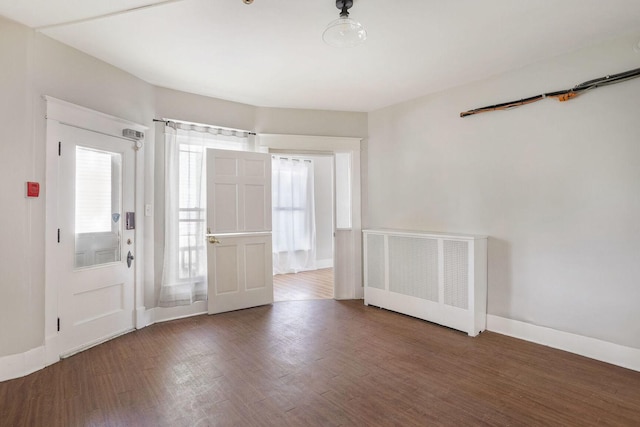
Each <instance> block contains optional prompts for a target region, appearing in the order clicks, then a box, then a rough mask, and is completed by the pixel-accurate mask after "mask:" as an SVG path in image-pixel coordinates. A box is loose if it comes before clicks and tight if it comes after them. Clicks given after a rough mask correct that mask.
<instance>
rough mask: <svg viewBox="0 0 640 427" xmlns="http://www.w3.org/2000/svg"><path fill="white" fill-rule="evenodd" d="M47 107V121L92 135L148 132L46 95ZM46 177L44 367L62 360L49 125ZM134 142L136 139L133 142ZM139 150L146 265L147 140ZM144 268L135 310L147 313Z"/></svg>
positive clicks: (138, 199)
mask: <svg viewBox="0 0 640 427" xmlns="http://www.w3.org/2000/svg"><path fill="white" fill-rule="evenodd" d="M44 99H45V100H46V104H47V110H46V111H47V113H46V118H47V120H53V121H57V122H59V123H62V124H65V125H69V126H74V127H78V128H81V129H86V130H89V131H93V132H98V133H102V134H105V135H109V136H115V137H118V138H123V136H122V130H123V129H133V130H137V131H140V132H143V133H144V132H146V131H147V130H148V128H147V127H146V126H142V125H139V124H137V123H134V122H130V121H128V120H124V119H121V118H118V117H114V116H111V115H108V114H104V113H101V112H99V111H95V110H91V109H89V108H85V107H81V106H78V105H75V104H71V103H69V102H66V101H62V100H60V99H56V98H52V97H49V96H44ZM46 141H47V142H46V177H45V211H46V213H45V215H46V220H45V304H44V311H45V322H44V323H45V324H44V328H45V329H44V336H45V354H46V356H45V364H46V365H51V364H52V363H55V362H57V361H58V360H59V359H60V351H59V350H60V349H59V343H58V340H57V337H58V286H57V283H56V282H55V281H54V280H52V278H53V277H55V275H54V274H53V266H52V265H51V264H52V263H51V256H50V255H49V254H50V253H51V251H52V250H54V249H55V245H56V244H57V223H58V220H57V214H58V213H57V203H58V200H57V194H58V159H57V158H58V141H57V140H56V139H55V135H54V131H53V130H52V129H51V126H47V136H46ZM131 141H132V142H134V141H135V140H133V139H131ZM140 142H141V143H140V144H138V147H139V149H138V150H137V152H136V156H135V184H134V185H135V189H134V193H135V196H134V203H135V211H136V212H138V218H139V219H138V221H136V229H135V241H136V263H135V264H134V265H139V266H142V265H143V262H144V261H143V260H144V242H143V241H142V236H144V224H143V222H144V221H143V215H142V213H143V212H144V139H143V140H140ZM142 274H143V268H136V270H135V274H134V310H135V309H138V311H139V309H140V307H142V311H144V295H143V285H142V284H143V276H142ZM134 319H135V321H134V322H135V323H134V325H135V327H141V326H144V325H139V320H138V317H134Z"/></svg>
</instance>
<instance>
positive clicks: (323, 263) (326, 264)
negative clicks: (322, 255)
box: [316, 258, 333, 270]
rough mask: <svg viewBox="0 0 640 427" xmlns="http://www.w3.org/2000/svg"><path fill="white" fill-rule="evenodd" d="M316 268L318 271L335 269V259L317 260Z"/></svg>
mask: <svg viewBox="0 0 640 427" xmlns="http://www.w3.org/2000/svg"><path fill="white" fill-rule="evenodd" d="M316 268H317V269H318V270H320V269H322V268H333V258H329V259H317V260H316Z"/></svg>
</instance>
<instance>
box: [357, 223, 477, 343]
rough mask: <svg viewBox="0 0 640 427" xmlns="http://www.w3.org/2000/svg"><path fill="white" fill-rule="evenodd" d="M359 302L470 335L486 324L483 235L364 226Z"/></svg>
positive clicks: (475, 333) (473, 334) (474, 334)
mask: <svg viewBox="0 0 640 427" xmlns="http://www.w3.org/2000/svg"><path fill="white" fill-rule="evenodd" d="M363 235H364V303H365V304H366V305H374V306H377V307H381V308H385V309H388V310H392V311H397V312H399V313H403V314H408V315H409V316H413V317H417V318H419V319H424V320H428V321H430V322H434V323H438V324H440V325H444V326H448V327H450V328H454V329H458V330H460V331H464V332H466V333H467V334H469V335H470V336H476V335H478V334H479V333H480V332H482V331H484V330H485V328H486V324H487V236H475V235H462V234H460V235H458V234H445V233H432V232H418V231H399V230H364V231H363Z"/></svg>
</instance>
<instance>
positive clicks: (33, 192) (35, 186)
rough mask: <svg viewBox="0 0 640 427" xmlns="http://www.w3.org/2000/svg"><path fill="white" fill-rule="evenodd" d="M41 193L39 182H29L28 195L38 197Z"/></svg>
mask: <svg viewBox="0 0 640 427" xmlns="http://www.w3.org/2000/svg"><path fill="white" fill-rule="evenodd" d="M39 195H40V183H39V182H31V181H29V182H27V197H38V196H39Z"/></svg>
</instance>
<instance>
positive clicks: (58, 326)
mask: <svg viewBox="0 0 640 427" xmlns="http://www.w3.org/2000/svg"><path fill="white" fill-rule="evenodd" d="M58 332H60V318H59V317H58Z"/></svg>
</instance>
